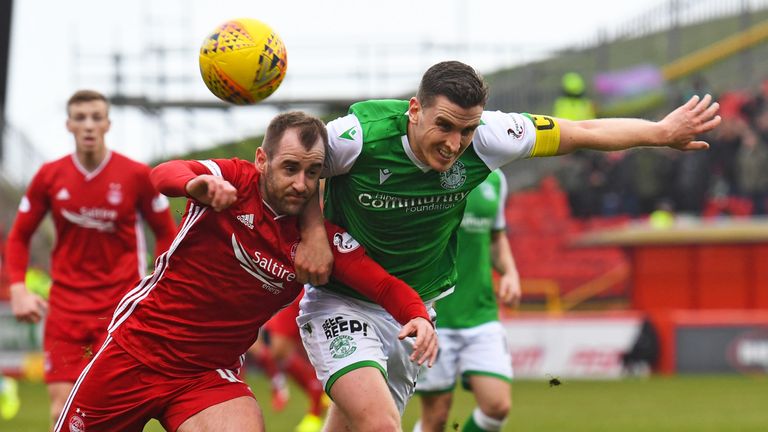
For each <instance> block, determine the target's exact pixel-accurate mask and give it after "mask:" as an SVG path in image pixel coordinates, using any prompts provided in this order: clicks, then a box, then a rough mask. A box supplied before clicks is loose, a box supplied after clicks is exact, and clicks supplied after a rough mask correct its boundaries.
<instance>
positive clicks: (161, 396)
mask: <svg viewBox="0 0 768 432" xmlns="http://www.w3.org/2000/svg"><path fill="white" fill-rule="evenodd" d="M241 396H248V397H253V392H251V389H250V387H248V385H246V384H245V383H243V382H242V381H240V380H239V379H238V377H237V375H236V373H235V372H234V371H232V370H228V369H217V370H210V371H205V372H201V373H199V374H191V375H189V376H185V377H183V378H181V377H172V376H168V375H165V374H162V373H160V372H158V371H156V370H154V369H151V368H149V367H147V366H146V365H144V364H143V363H141V362H139V361H138V360H136V359H135V358H134V357H133V356H131V355H130V354H128V353H127V352H125V351H124V350H123V349H122V348H121V347H120V346H119V345H118V344H117V343H115V342H114V341H113V340H112V339H111V338H110V339H109V340H108V341H107V343H106V344H105V346H104V347H103V348H102V350H101V351H100V352H98V353H97V354H96V356H95V357H94V360H93V361H92V362H91V363H90V364H89V365H88V366H87V367H86V368H85V370H84V371H83V373H82V375H81V376H80V378H79V379H78V381H77V382H76V383H75V387H74V389H73V390H72V393H71V394H70V395H69V398H68V399H67V403H66V405H64V410H63V411H62V415H61V417H60V418H59V421H58V422H57V423H56V427H55V428H54V430H55V431H57V432H70V431H87V432H114V431H121V432H133V431H135V432H141V431H142V430H144V425H145V424H146V423H147V422H148V421H149V420H150V419H152V418H155V419H157V420H159V421H160V423H162V425H163V427H164V428H165V429H166V430H169V431H175V430H176V429H178V428H179V426H181V424H182V423H184V421H186V420H187V419H188V418H190V417H191V416H193V415H195V414H196V413H198V412H200V411H202V410H204V409H206V408H208V407H210V406H213V405H216V404H219V403H222V402H226V401H228V400H231V399H235V398H238V397H241Z"/></svg>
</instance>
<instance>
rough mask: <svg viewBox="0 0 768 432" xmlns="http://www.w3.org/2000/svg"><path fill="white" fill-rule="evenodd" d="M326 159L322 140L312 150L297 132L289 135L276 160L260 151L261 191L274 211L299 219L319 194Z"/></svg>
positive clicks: (285, 136)
mask: <svg viewBox="0 0 768 432" xmlns="http://www.w3.org/2000/svg"><path fill="white" fill-rule="evenodd" d="M324 158H325V146H324V145H323V141H322V139H320V138H318V140H317V142H316V143H315V145H314V146H312V148H311V149H310V150H306V149H305V148H304V146H302V145H301V143H300V142H299V137H298V135H297V133H296V130H295V129H289V130H287V131H285V134H284V135H283V138H282V139H281V140H280V144H279V146H278V148H277V150H276V151H275V154H274V156H273V158H272V160H267V155H266V153H265V152H264V151H263V150H262V149H261V147H259V148H258V149H256V166H257V167H258V168H259V170H260V171H261V173H262V175H261V179H260V185H259V188H260V189H261V194H262V197H263V198H264V201H266V203H267V204H269V206H270V207H272V209H273V210H275V211H276V212H277V213H279V214H284V215H292V216H295V215H298V214H300V213H301V211H302V210H303V209H304V206H306V204H307V201H309V199H310V198H311V197H312V196H313V195H314V194H315V192H316V191H317V187H318V183H319V181H320V172H321V171H322V168H323V160H324Z"/></svg>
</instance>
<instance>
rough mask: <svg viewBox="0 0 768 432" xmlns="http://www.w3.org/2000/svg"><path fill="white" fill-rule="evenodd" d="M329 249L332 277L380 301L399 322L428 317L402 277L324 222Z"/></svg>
mask: <svg viewBox="0 0 768 432" xmlns="http://www.w3.org/2000/svg"><path fill="white" fill-rule="evenodd" d="M325 226H326V230H327V231H328V237H329V240H330V242H331V250H332V251H333V257H334V262H333V277H334V278H335V279H337V280H338V281H340V282H342V283H343V284H344V285H347V286H348V287H351V288H353V289H355V290H357V291H358V292H359V293H360V294H363V295H364V296H366V297H368V298H369V299H371V300H373V301H374V302H376V303H378V304H379V305H381V306H382V307H383V308H384V309H385V310H386V311H387V312H389V313H390V315H392V316H393V317H394V318H395V319H396V320H397V322H399V323H400V324H406V323H407V322H408V321H410V320H412V319H414V318H417V317H422V318H424V319H426V320H427V321H429V319H430V317H429V314H428V313H427V309H426V307H425V306H424V302H423V301H422V300H421V297H419V294H417V293H416V291H414V289H413V288H411V287H410V286H409V285H408V284H406V283H405V282H403V281H402V280H400V279H398V278H396V277H394V276H392V275H391V274H389V273H387V271H386V270H384V268H382V267H381V266H380V265H379V264H377V263H376V262H374V261H373V260H372V259H371V258H370V257H368V255H366V254H365V249H364V248H363V247H362V246H361V245H360V244H359V243H358V242H357V241H356V240H355V239H354V238H352V236H351V235H349V233H347V232H346V231H344V230H343V229H341V228H339V227H337V226H335V225H333V224H331V223H329V222H327V221H326V223H325Z"/></svg>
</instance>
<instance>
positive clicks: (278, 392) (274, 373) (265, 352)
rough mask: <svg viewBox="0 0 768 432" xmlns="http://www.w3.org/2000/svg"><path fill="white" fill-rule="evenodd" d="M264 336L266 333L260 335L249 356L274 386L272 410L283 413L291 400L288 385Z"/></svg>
mask: <svg viewBox="0 0 768 432" xmlns="http://www.w3.org/2000/svg"><path fill="white" fill-rule="evenodd" d="M263 336H266V332H262V333H261V334H260V335H259V339H258V340H257V341H256V342H254V344H253V345H251V347H250V348H248V354H249V355H250V357H251V358H252V359H253V360H255V361H256V364H257V365H258V366H259V368H261V370H262V371H263V372H264V374H265V375H266V376H267V378H269V383H270V385H271V386H272V409H273V410H275V411H282V410H283V409H284V408H285V405H286V404H287V403H288V399H289V398H290V393H289V391H288V383H287V382H286V380H285V374H283V372H282V371H281V370H280V367H279V365H278V361H277V359H275V357H274V355H273V353H272V349H271V347H269V346H267V344H266V342H264V337H263ZM271 342H272V341H270V344H271Z"/></svg>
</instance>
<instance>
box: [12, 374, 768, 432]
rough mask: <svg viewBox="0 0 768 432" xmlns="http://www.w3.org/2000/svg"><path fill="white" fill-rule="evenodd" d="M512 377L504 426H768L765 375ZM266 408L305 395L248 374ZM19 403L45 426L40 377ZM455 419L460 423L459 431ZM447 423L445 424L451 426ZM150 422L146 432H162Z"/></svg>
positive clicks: (31, 425) (271, 420)
mask: <svg viewBox="0 0 768 432" xmlns="http://www.w3.org/2000/svg"><path fill="white" fill-rule="evenodd" d="M562 381H563V384H562V385H560V386H556V387H550V386H549V385H548V383H547V381H517V382H515V383H514V384H513V393H514V394H513V401H514V403H513V408H512V414H511V416H510V419H509V421H508V422H507V424H506V427H505V428H504V430H505V431H510V432H512V431H515V432H520V431H526V432H528V431H531V432H538V431H558V432H559V431H562V432H603V431H604V432H617V431H621V432H664V431H670V432H672V431H674V432H688V431H690V432H694V431H695V432H731V431H733V432H751V431H754V432H765V431H768V408H766V407H768V377H766V376H765V375H762V376H737V375H729V376H699V375H696V376H675V377H653V378H650V379H627V380H621V381H583V380H566V379H564V380H562ZM249 383H250V384H251V386H252V388H253V390H254V392H255V394H256V397H257V398H258V399H259V402H260V403H261V406H262V409H263V410H264V416H265V421H266V424H267V430H269V431H276V432H291V431H293V428H294V426H295V425H296V424H297V423H298V421H299V420H300V419H301V418H302V416H303V415H304V412H305V409H306V400H305V398H304V396H303V395H302V394H301V392H300V391H299V389H298V388H296V387H291V400H290V402H289V404H288V406H287V407H286V408H285V410H283V411H281V412H278V413H276V412H273V411H272V410H271V408H270V402H269V401H270V396H269V394H270V393H269V385H268V383H267V381H266V380H265V379H264V378H263V377H262V376H260V375H251V376H250V377H249ZM20 392H21V399H22V408H21V412H20V413H19V415H18V416H17V417H16V418H15V419H13V420H12V421H5V422H4V421H2V420H0V431H2V432H45V431H46V430H47V428H48V420H47V418H46V413H47V410H48V399H47V393H46V391H45V387H44V386H43V384H42V383H33V382H21V383H20ZM473 408H474V402H473V400H472V397H471V395H470V394H469V393H467V392H465V391H462V390H459V391H457V392H456V395H455V399H454V409H453V410H452V412H451V417H450V423H457V424H459V425H461V424H463V423H464V421H465V420H466V418H467V417H468V416H469V414H470V412H471V411H472V409H473ZM418 415H419V403H418V400H413V401H412V402H411V403H410V404H409V406H408V408H407V409H406V412H405V415H404V418H403V430H404V431H410V430H411V429H412V427H413V424H414V423H415V421H416V419H417V417H418ZM460 428H461V427H460V426H459V430H460ZM451 429H452V428H451V427H450V426H449V430H451ZM163 430H164V429H163V428H162V427H161V426H160V425H159V423H156V422H152V423H150V424H149V425H148V426H147V427H146V428H145V429H144V431H145V432H161V431H163Z"/></svg>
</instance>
